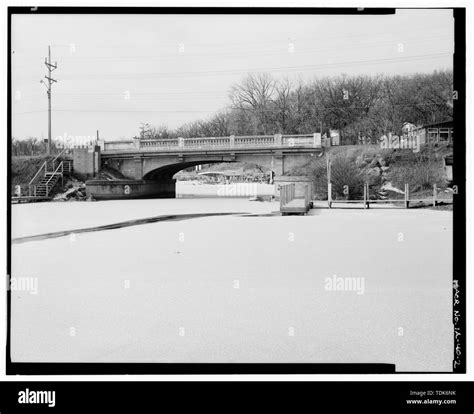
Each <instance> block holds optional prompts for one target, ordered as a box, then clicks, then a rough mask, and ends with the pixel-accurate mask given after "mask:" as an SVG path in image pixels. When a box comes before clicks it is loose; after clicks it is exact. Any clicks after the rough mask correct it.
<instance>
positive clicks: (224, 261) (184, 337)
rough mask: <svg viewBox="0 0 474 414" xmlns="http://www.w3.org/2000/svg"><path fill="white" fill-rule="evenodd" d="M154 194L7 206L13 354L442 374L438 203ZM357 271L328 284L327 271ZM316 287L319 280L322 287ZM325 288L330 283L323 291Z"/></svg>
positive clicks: (446, 224) (448, 286)
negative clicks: (295, 211) (312, 206)
mask: <svg viewBox="0 0 474 414" xmlns="http://www.w3.org/2000/svg"><path fill="white" fill-rule="evenodd" d="M278 207H279V205H278V203H276V202H271V203H270V202H251V201H248V200H246V199H242V198H241V199H230V198H227V199H225V198H215V199H161V200H160V199H156V200H130V201H102V202H88V203H87V202H70V203H39V204H22V205H13V206H12V237H13V238H18V237H24V236H32V235H39V234H43V233H50V232H54V231H65V230H74V229H80V228H85V227H93V226H99V225H104V224H112V223H117V222H121V221H125V220H132V219H138V218H145V217H154V216H158V215H165V214H189V213H215V212H219V213H222V212H235V213H252V214H255V215H257V216H241V215H231V216H221V217H216V216H214V217H202V218H194V219H188V220H182V221H163V222H157V223H153V224H145V225H139V226H132V227H126V228H120V229H115V230H107V231H96V232H90V233H84V234H70V235H68V236H65V237H59V238H52V239H45V240H41V241H30V242H24V243H14V244H13V245H12V276H13V277H14V278H35V280H37V293H36V294H33V293H34V292H32V291H23V290H12V331H11V332H12V336H11V348H12V360H13V361H14V362H22V361H25V362H321V363H322V362H325V363H328V362H334V363H351V362H352V363H363V362H380V363H393V364H396V367H397V370H398V371H448V372H451V371H452V359H453V325H452V323H451V317H452V212H449V211H434V210H422V209H414V210H404V209H370V210H353V209H350V210H348V209H333V210H323V209H316V210H312V211H311V215H309V216H304V217H300V216H288V217H281V216H277V215H271V213H272V212H275V211H277V210H278ZM341 280H342V281H351V280H354V281H357V289H356V288H354V286H355V285H352V288H351V286H349V285H347V284H346V285H344V288H345V290H339V289H338V288H337V287H336V284H333V285H331V283H336V281H341ZM328 284H329V287H328ZM331 286H332V288H331Z"/></svg>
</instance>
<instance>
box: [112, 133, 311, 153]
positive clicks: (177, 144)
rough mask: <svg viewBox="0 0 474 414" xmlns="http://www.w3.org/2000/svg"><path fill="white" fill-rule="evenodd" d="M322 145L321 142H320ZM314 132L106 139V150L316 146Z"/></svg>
mask: <svg viewBox="0 0 474 414" xmlns="http://www.w3.org/2000/svg"><path fill="white" fill-rule="evenodd" d="M319 145H320V144H319ZM319 145H317V144H316V141H315V138H314V135H313V134H295V135H280V134H276V135H244V136H242V135H239V136H233V135H231V136H228V137H196V138H170V139H147V140H131V141H105V142H104V148H103V150H104V151H115V150H119V151H121V150H129V151H136V150H144V151H147V150H149V151H156V150H160V149H162V150H164V151H166V150H174V149H178V148H179V149H182V150H188V149H189V150H191V149H199V148H235V147H237V148H245V147H248V148H252V147H293V146H307V147H316V146H319Z"/></svg>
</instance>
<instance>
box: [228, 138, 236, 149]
mask: <svg viewBox="0 0 474 414" xmlns="http://www.w3.org/2000/svg"><path fill="white" fill-rule="evenodd" d="M229 139H230V146H231V148H232V147H234V145H235V135H231V136H230V137H229Z"/></svg>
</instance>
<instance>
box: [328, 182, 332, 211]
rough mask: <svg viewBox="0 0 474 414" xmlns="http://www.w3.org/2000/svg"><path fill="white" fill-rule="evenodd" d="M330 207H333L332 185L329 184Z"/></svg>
mask: <svg viewBox="0 0 474 414" xmlns="http://www.w3.org/2000/svg"><path fill="white" fill-rule="evenodd" d="M328 206H329V208H331V207H332V184H331V183H328Z"/></svg>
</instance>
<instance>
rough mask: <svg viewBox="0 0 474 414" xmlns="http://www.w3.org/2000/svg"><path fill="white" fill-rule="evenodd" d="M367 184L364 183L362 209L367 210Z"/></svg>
mask: <svg viewBox="0 0 474 414" xmlns="http://www.w3.org/2000/svg"><path fill="white" fill-rule="evenodd" d="M367 199H368V197H367V183H364V209H366V208H368V206H369V203H368V201H367Z"/></svg>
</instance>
